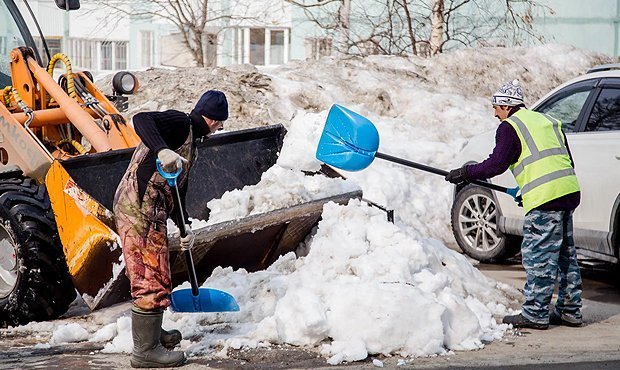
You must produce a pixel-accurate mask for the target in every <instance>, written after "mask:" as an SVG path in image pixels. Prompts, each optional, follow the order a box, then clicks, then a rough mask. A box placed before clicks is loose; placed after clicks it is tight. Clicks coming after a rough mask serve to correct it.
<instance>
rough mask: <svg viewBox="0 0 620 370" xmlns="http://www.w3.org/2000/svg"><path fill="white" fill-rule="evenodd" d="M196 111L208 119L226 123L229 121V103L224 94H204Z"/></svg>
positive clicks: (215, 91)
mask: <svg viewBox="0 0 620 370" xmlns="http://www.w3.org/2000/svg"><path fill="white" fill-rule="evenodd" d="M194 110H195V111H196V112H197V113H199V114H200V115H203V116H205V117H207V118H211V119H213V120H216V121H226V120H227V119H228V101H227V100H226V95H224V93H223V92H221V91H217V90H209V91H207V92H205V93H204V94H202V96H201V97H200V100H198V103H196V106H195V107H194Z"/></svg>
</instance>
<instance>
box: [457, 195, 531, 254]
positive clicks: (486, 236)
mask: <svg viewBox="0 0 620 370" xmlns="http://www.w3.org/2000/svg"><path fill="white" fill-rule="evenodd" d="M500 212H501V211H500V209H499V208H498V207H497V204H496V201H495V198H494V197H493V193H492V191H491V190H489V189H485V188H482V187H480V186H475V185H467V186H465V187H464V188H463V189H461V190H460V191H459V192H458V193H457V194H456V197H455V199H454V203H452V210H451V222H452V232H453V233H454V238H455V239H456V242H457V244H458V245H459V247H460V248H461V249H462V250H463V252H464V253H465V254H467V255H468V256H470V257H472V258H474V259H476V260H478V261H480V262H496V263H497V262H504V261H505V260H506V259H508V258H510V257H513V256H515V255H516V254H517V253H518V252H519V250H520V247H521V240H522V238H521V237H520V236H515V235H508V234H503V233H502V232H500V231H499V230H498V228H497V222H498V221H499V219H500V216H501V213H500Z"/></svg>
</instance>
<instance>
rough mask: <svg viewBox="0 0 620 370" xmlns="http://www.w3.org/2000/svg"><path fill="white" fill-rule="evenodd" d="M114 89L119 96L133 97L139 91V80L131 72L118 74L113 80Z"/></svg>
mask: <svg viewBox="0 0 620 370" xmlns="http://www.w3.org/2000/svg"><path fill="white" fill-rule="evenodd" d="M112 88H113V89H114V93H115V94H117V95H132V94H134V93H135V92H136V91H138V79H137V78H136V76H134V75H133V74H131V73H129V72H118V73H117V74H115V75H114V78H112Z"/></svg>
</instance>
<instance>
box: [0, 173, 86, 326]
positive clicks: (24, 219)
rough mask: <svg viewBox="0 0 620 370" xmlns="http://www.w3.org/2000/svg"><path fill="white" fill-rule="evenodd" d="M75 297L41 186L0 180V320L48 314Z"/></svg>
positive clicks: (17, 321) (63, 308)
mask: <svg viewBox="0 0 620 370" xmlns="http://www.w3.org/2000/svg"><path fill="white" fill-rule="evenodd" d="M75 296H76V293H75V289H74V287H73V283H72V282H71V277H70V275H69V271H68V269H67V263H66V261H65V257H64V253H63V249H62V245H61V242H60V237H59V236H58V230H57V228H56V221H55V220H54V215H53V213H52V209H51V204H50V200H49V197H48V195H47V190H46V188H45V185H39V184H38V183H37V182H36V181H35V180H33V179H31V178H28V177H24V176H16V177H12V178H4V179H0V325H1V326H7V325H11V326H16V325H21V324H25V323H28V322H30V321H44V320H49V319H54V318H56V317H58V316H60V315H62V314H63V313H64V312H66V311H67V308H68V307H69V305H70V304H71V302H72V301H73V300H74V299H75Z"/></svg>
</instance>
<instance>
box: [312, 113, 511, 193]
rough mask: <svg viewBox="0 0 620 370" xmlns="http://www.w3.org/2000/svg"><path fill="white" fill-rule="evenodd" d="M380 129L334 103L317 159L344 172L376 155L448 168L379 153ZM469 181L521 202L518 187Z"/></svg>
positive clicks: (426, 168)
mask: <svg viewBox="0 0 620 370" xmlns="http://www.w3.org/2000/svg"><path fill="white" fill-rule="evenodd" d="M377 150H379V132H378V131H377V128H376V127H375V125H374V124H373V123H372V122H371V121H370V120H369V119H368V118H366V117H364V116H362V115H360V114H358V113H355V112H353V111H351V110H349V109H347V108H345V107H343V106H340V105H338V104H334V105H333V106H332V108H331V109H330V110H329V114H328V115H327V121H325V127H324V128H323V134H322V135H321V139H320V140H319V146H318V148H317V150H316V158H317V159H318V160H320V161H322V162H325V163H327V164H329V165H332V166H334V167H336V168H340V169H342V170H345V171H360V170H363V169H364V168H366V167H368V166H370V164H371V163H372V161H373V160H374V159H375V157H376V158H381V159H383V160H386V161H390V162H394V163H398V164H402V165H403V166H407V167H412V168H417V169H419V170H422V171H426V172H430V173H434V174H436V175H441V176H446V175H447V174H448V171H444V170H440V169H439V168H435V167H431V166H427V165H424V164H420V163H416V162H411V161H408V160H406V159H402V158H397V157H394V156H391V155H388V154H383V153H379V152H378V151H377ZM471 183H472V184H475V185H478V186H482V187H485V188H488V189H491V190H495V191H500V192H502V193H506V194H508V195H510V196H512V197H513V198H514V199H515V201H517V202H520V200H521V199H520V198H521V197H520V196H519V195H517V194H518V192H519V187H518V186H517V187H514V188H505V187H503V186H499V185H496V184H492V183H490V182H486V181H479V180H476V181H472V182H471Z"/></svg>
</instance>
